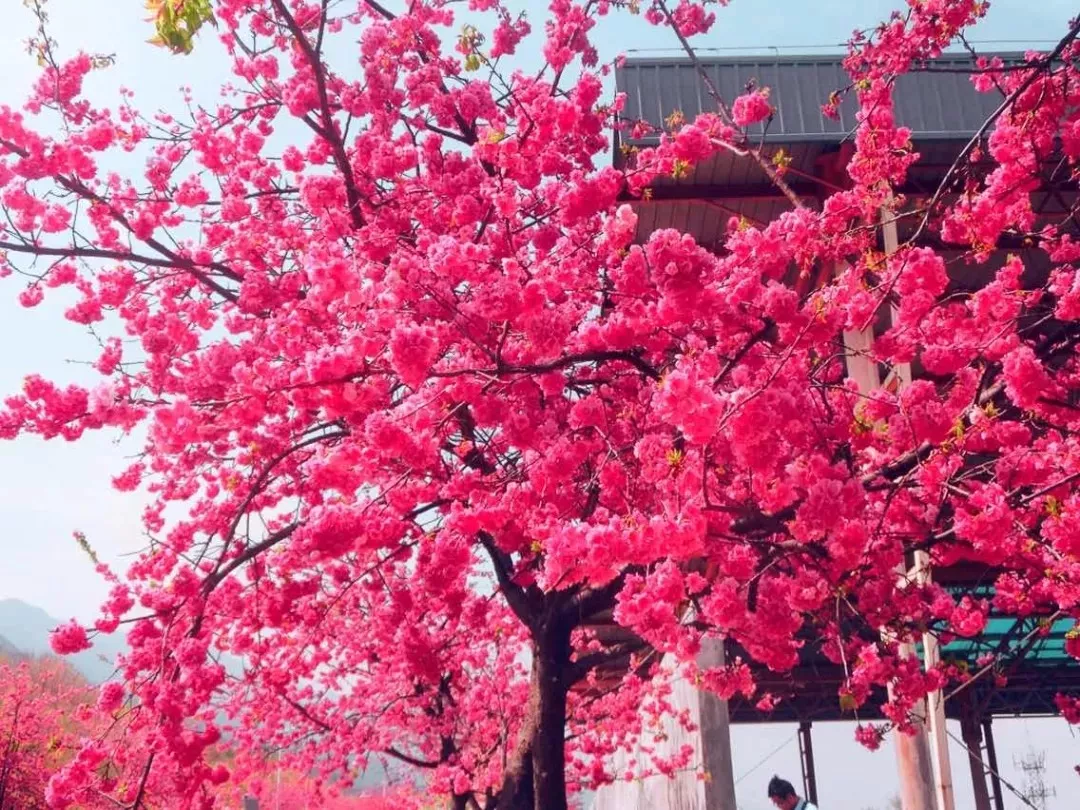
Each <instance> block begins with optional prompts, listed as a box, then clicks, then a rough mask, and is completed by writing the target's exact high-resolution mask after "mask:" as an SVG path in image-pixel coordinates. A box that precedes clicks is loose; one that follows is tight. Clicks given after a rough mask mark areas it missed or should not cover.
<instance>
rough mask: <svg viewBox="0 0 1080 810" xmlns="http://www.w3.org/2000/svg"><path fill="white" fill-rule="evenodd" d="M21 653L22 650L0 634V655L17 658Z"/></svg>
mask: <svg viewBox="0 0 1080 810" xmlns="http://www.w3.org/2000/svg"><path fill="white" fill-rule="evenodd" d="M22 654H23V653H22V651H21V650H20V649H19V648H18V647H16V646H15V645H14V644H12V643H11V642H10V641H8V640H7V639H6V638H4V637H3V636H0V656H4V657H5V658H18V657H19V656H21V655H22Z"/></svg>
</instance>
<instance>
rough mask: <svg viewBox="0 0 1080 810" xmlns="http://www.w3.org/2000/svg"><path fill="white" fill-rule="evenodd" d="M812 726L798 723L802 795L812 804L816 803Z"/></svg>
mask: <svg viewBox="0 0 1080 810" xmlns="http://www.w3.org/2000/svg"><path fill="white" fill-rule="evenodd" d="M812 728H813V726H812V725H811V724H810V723H805V722H804V723H799V759H800V761H801V763H802V780H803V796H805V797H806V799H807V801H809V802H810V803H811V804H813V805H815V806H816V805H817V803H818V799H817V774H816V773H815V771H814V739H813V733H812Z"/></svg>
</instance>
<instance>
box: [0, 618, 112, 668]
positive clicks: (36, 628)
mask: <svg viewBox="0 0 1080 810" xmlns="http://www.w3.org/2000/svg"><path fill="white" fill-rule="evenodd" d="M59 624H61V621H60V620H59V619H56V618H54V617H52V616H50V615H49V614H48V613H46V612H45V611H44V610H42V609H41V608H39V607H34V606H33V605H28V604H27V603H26V602H22V601H20V600H18V599H0V650H3V649H5V648H4V646H3V645H4V644H7V646H9V647H11V648H12V649H13V650H16V651H18V652H22V653H25V654H27V655H48V654H51V653H52V649H51V648H50V647H49V632H50V631H51V630H52V629H53V628H54V627H56V626H57V625H59ZM124 647H125V645H124V640H123V638H122V637H120V636H116V635H113V636H98V637H97V638H95V639H94V647H93V649H90V650H87V651H86V652H81V653H78V654H77V655H69V656H65V660H67V661H68V662H69V663H70V664H71V665H72V666H73V667H75V669H77V670H78V671H79V672H80V673H82V675H83V677H84V678H86V679H87V680H88V681H90V682H91V683H101V682H102V681H104V680H106V679H107V678H108V677H109V676H110V675H112V673H113V661H115V660H116V656H117V654H118V653H120V652H122V651H123V650H124Z"/></svg>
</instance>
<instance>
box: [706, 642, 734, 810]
mask: <svg viewBox="0 0 1080 810" xmlns="http://www.w3.org/2000/svg"><path fill="white" fill-rule="evenodd" d="M698 661H699V663H700V665H701V666H702V667H708V668H710V669H711V668H715V667H722V666H724V641H723V639H707V640H706V641H705V642H704V643H703V644H702V648H701V654H700V655H699V657H698ZM699 700H700V701H701V703H700V705H701V731H700V732H699V733H700V734H701V758H702V763H703V764H704V766H705V772H706V773H707V774H708V775H709V778H708V780H707V781H706V782H705V806H706V807H707V808H709V810H736V806H735V769H734V768H733V767H732V764H731V716H730V714H729V713H728V704H727V701H726V700H721V699H720V698H719V697H717V696H716V695H715V694H713V693H712V692H709V691H706V690H701V691H700V692H699Z"/></svg>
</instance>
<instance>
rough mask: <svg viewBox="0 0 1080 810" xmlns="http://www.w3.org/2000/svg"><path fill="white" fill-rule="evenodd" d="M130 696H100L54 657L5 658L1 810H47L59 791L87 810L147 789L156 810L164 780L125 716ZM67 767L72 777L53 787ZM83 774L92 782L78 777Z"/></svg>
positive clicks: (111, 690)
mask: <svg viewBox="0 0 1080 810" xmlns="http://www.w3.org/2000/svg"><path fill="white" fill-rule="evenodd" d="M123 694H124V690H123V687H122V686H121V685H120V684H117V683H110V684H109V685H107V686H105V687H103V688H102V689H101V690H100V694H99V693H98V690H97V689H96V688H95V687H93V686H91V685H90V684H88V683H87V682H86V681H85V679H83V678H82V676H80V675H79V674H78V673H77V672H75V671H74V670H73V669H72V668H71V667H70V666H69V665H68V664H66V663H64V662H62V661H60V660H58V659H56V658H53V657H45V658H37V659H35V658H22V659H19V660H0V810H45V808H47V807H50V806H52V804H53V803H54V800H55V799H56V798H58V796H59V793H58V791H59V792H62V793H63V795H64V796H65V797H67V798H68V799H69V800H70V799H75V800H77V801H78V803H79V805H80V806H81V807H85V808H88V810H102V809H103V808H109V807H115V806H116V801H117V799H118V798H121V799H122V800H128V801H130V800H131V799H132V798H133V797H134V796H135V793H136V791H137V790H138V789H139V786H140V784H143V790H144V794H145V795H146V796H147V797H152V799H153V801H154V802H155V806H167V805H163V804H160V802H161V800H162V799H163V798H164V797H163V795H162V794H161V793H160V792H158V789H157V788H158V785H159V784H160V783H161V780H160V779H159V778H158V777H159V775H155V776H154V778H153V779H152V780H151V779H150V778H149V775H147V777H146V779H145V783H144V776H143V773H142V771H143V768H144V765H145V757H144V748H142V747H141V746H140V741H141V737H140V735H139V734H138V733H133V734H131V735H126V734H125V732H126V731H130V730H131V729H130V728H129V727H128V726H127V724H126V723H125V722H124V716H123V712H122V711H120V703H117V700H120V701H122V699H123ZM65 766H70V768H69V770H68V771H67V773H69V774H71V776H72V777H76V778H69V779H67V780H60V781H59V782H58V783H53V784H50V780H51V779H52V777H53V776H54V775H56V774H57V772H59V771H61V770H62V769H63V768H64V767H65ZM78 775H84V776H88V777H90V778H86V779H77V776H78Z"/></svg>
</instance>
